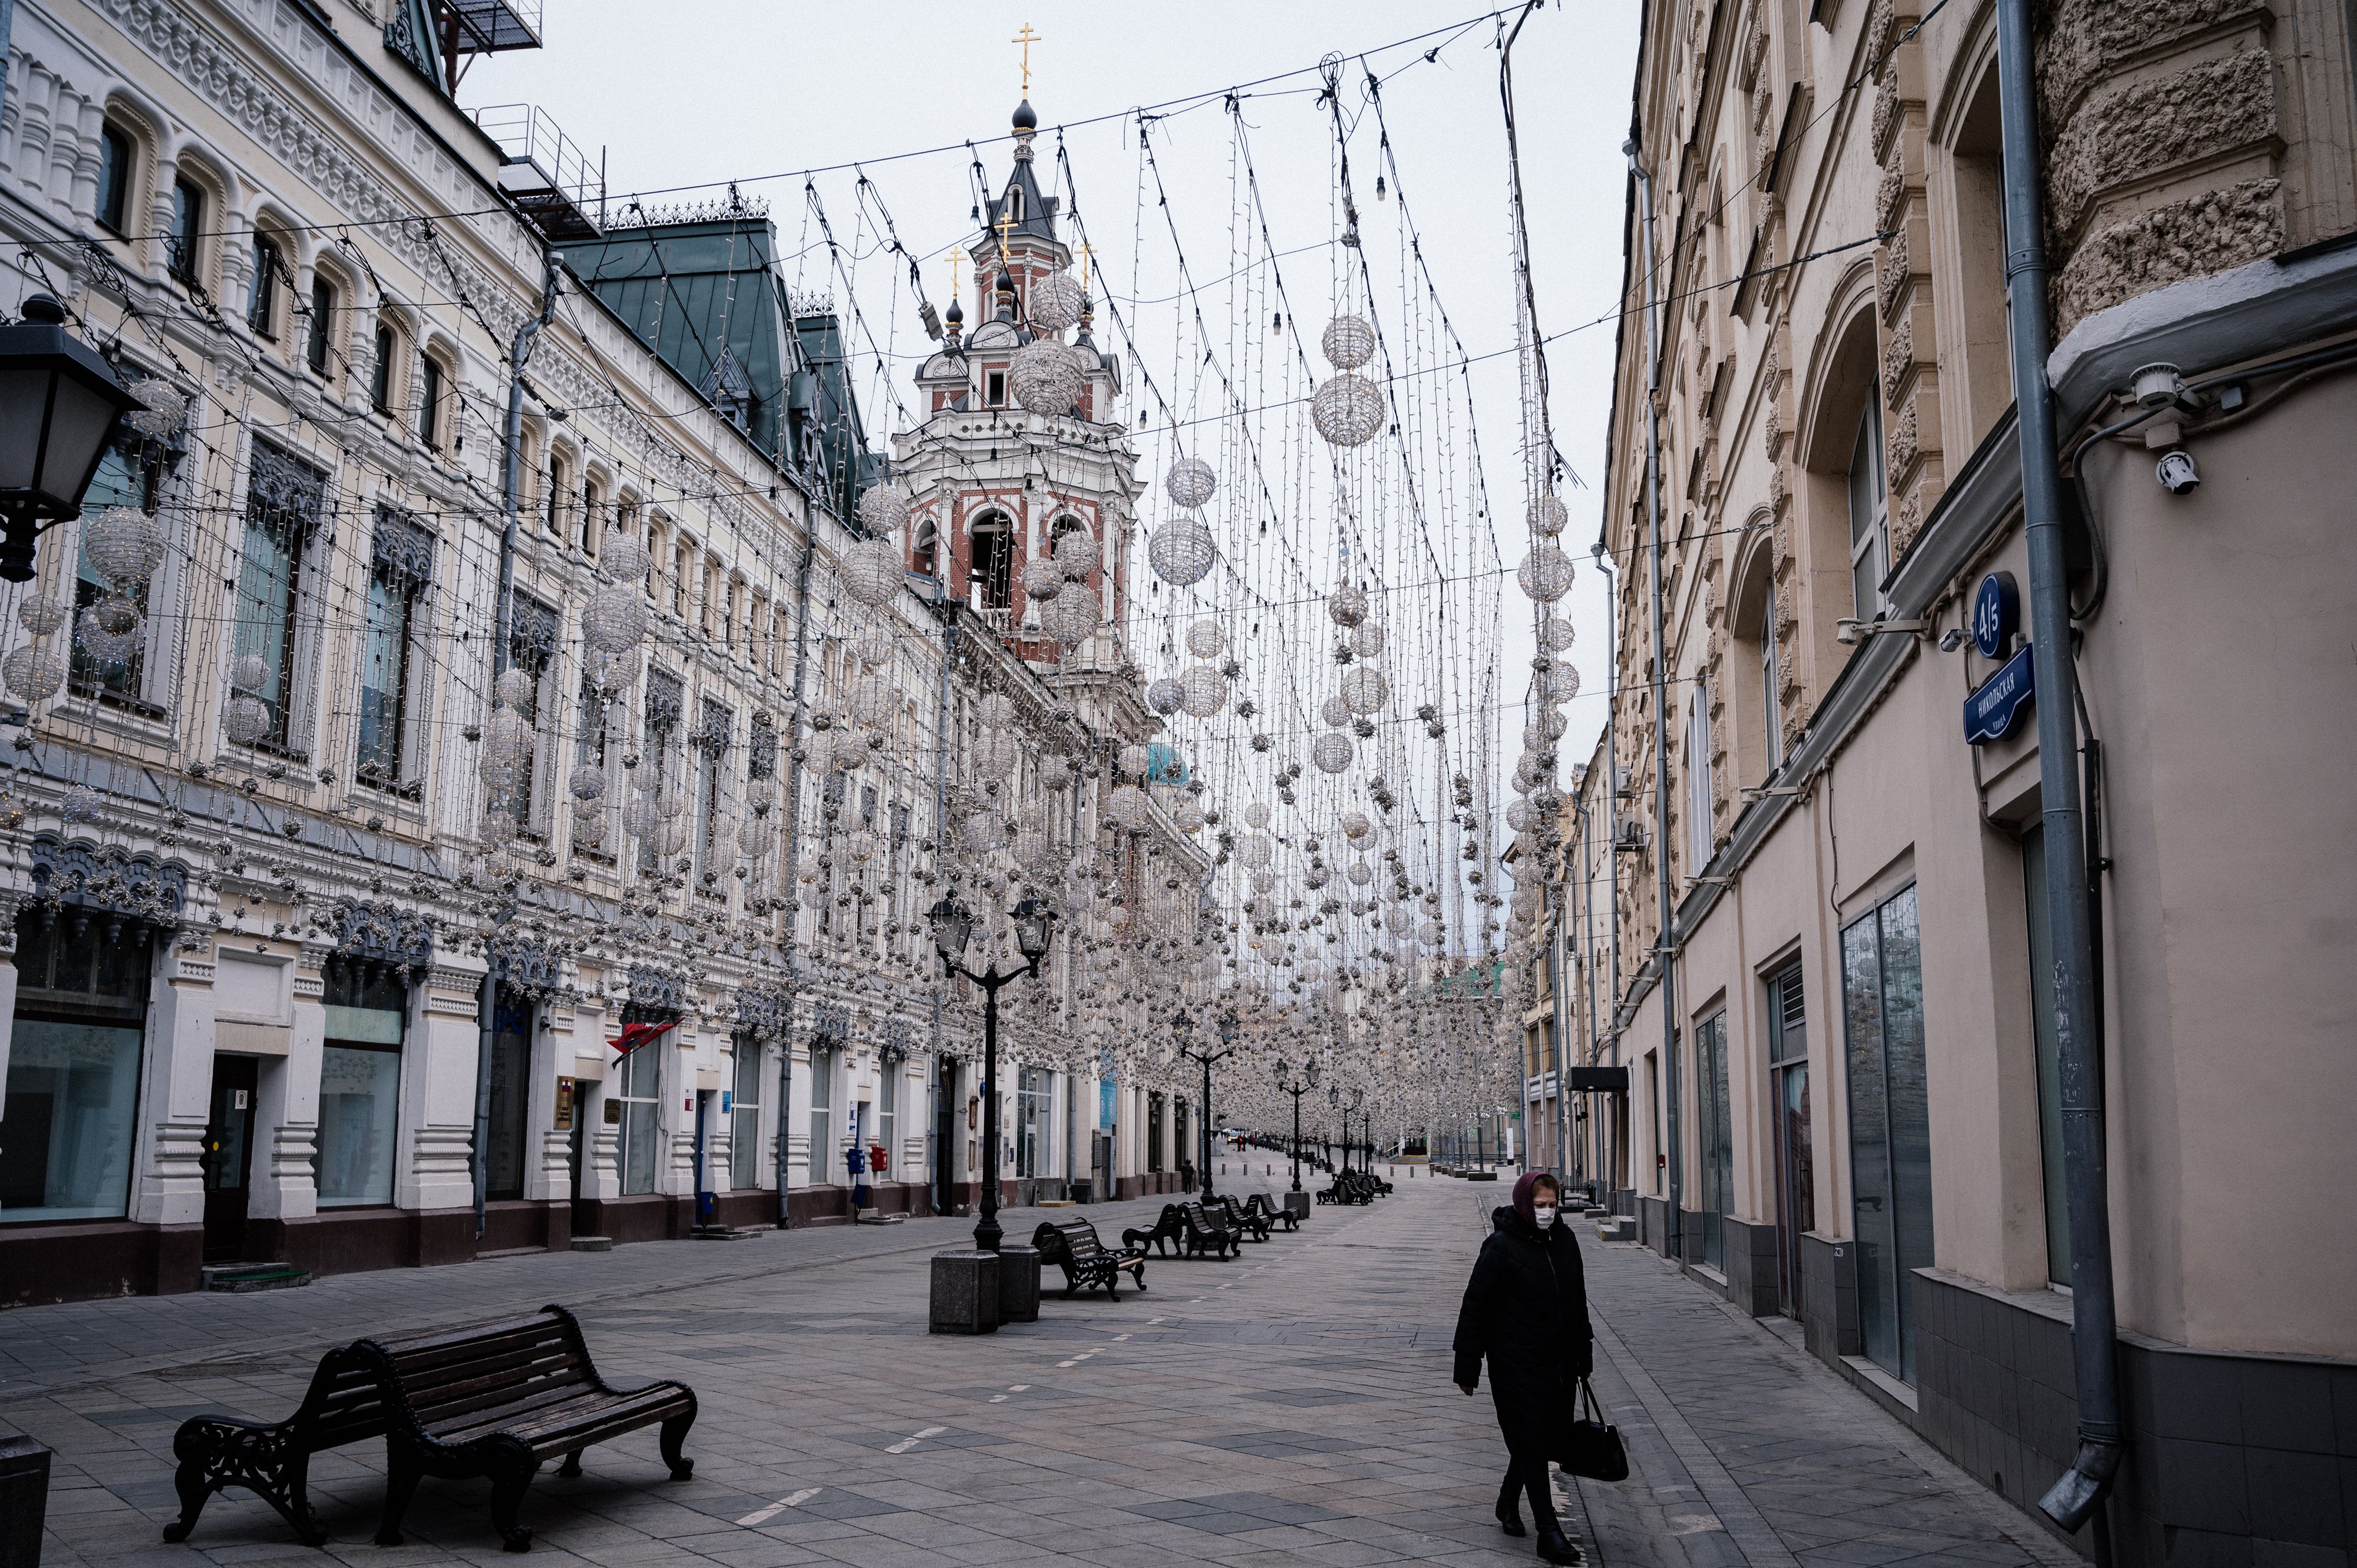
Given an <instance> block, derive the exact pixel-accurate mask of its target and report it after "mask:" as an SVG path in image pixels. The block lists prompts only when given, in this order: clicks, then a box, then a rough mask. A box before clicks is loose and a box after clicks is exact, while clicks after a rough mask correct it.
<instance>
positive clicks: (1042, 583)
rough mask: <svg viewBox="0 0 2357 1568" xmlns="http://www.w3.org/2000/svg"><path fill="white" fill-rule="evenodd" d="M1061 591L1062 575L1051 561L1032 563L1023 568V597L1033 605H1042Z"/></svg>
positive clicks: (1062, 584) (1062, 587) (1062, 586)
mask: <svg viewBox="0 0 2357 1568" xmlns="http://www.w3.org/2000/svg"><path fill="white" fill-rule="evenodd" d="M1063 589H1064V575H1063V574H1062V573H1061V572H1059V571H1057V570H1056V564H1055V563H1054V562H1053V561H1034V562H1032V563H1031V564H1029V565H1028V566H1026V567H1024V568H1023V596H1024V597H1025V598H1027V599H1029V600H1030V601H1031V602H1032V603H1033V604H1035V605H1044V604H1046V603H1047V602H1048V601H1049V599H1052V598H1054V597H1055V596H1057V595H1058V594H1060V593H1061V592H1063Z"/></svg>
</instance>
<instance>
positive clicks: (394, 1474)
mask: <svg viewBox="0 0 2357 1568" xmlns="http://www.w3.org/2000/svg"><path fill="white" fill-rule="evenodd" d="M424 1475H425V1471H424V1470H423V1469H421V1468H420V1467H419V1466H418V1464H417V1461H416V1460H414V1459H413V1458H411V1457H410V1456H409V1455H405V1454H402V1453H399V1452H392V1453H388V1454H387V1455H385V1474H384V1517H383V1518H382V1519H381V1520H378V1521H377V1527H376V1543H377V1544H378V1545H379V1546H399V1545H400V1544H401V1543H402V1534H401V1520H402V1518H403V1516H404V1515H405V1514H407V1513H408V1512H409V1499H410V1498H414V1497H415V1496H416V1495H417V1483H418V1481H419V1479H420V1478H422V1477H423V1476H424Z"/></svg>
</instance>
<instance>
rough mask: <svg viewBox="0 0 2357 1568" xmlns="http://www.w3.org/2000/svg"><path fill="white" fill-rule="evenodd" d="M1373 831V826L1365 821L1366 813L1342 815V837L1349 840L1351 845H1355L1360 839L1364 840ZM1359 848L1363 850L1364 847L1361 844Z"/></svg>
mask: <svg viewBox="0 0 2357 1568" xmlns="http://www.w3.org/2000/svg"><path fill="white" fill-rule="evenodd" d="M1374 831H1375V824H1374V823H1372V822H1369V821H1368V820H1367V813H1366V812H1364V811H1345V812H1343V813H1342V836H1343V837H1344V838H1347V839H1349V840H1350V841H1351V843H1354V844H1357V843H1359V841H1360V840H1361V839H1362V838H1365V837H1366V836H1367V835H1368V834H1369V833H1371V832H1374ZM1360 847H1361V848H1362V849H1363V848H1364V847H1366V846H1365V845H1363V844H1361V845H1360Z"/></svg>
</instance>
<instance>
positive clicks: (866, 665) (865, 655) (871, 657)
mask: <svg viewBox="0 0 2357 1568" xmlns="http://www.w3.org/2000/svg"><path fill="white" fill-rule="evenodd" d="M892 649H893V641H892V628H890V627H888V626H864V627H861V628H859V629H858V630H857V631H856V632H854V633H852V635H851V656H852V657H853V658H854V659H856V660H859V663H860V667H861V668H862V669H865V670H874V669H876V668H877V667H878V666H880V665H884V664H888V663H890V662H891V661H892Z"/></svg>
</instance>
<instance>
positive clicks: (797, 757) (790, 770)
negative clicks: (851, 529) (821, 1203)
mask: <svg viewBox="0 0 2357 1568" xmlns="http://www.w3.org/2000/svg"><path fill="white" fill-rule="evenodd" d="M811 513H812V509H811V506H810V503H809V501H808V500H807V499H805V500H804V502H803V506H802V561H801V563H800V564H798V565H797V566H796V567H795V568H794V710H793V713H792V714H791V717H790V721H789V722H790V723H791V725H792V726H793V727H792V728H791V730H790V731H789V732H788V739H789V744H788V746H787V747H786V886H785V892H786V897H788V898H789V899H790V900H791V901H792V904H793V908H792V910H791V913H789V914H788V915H787V917H786V942H785V948H786V1006H785V1021H784V1022H783V1023H782V1024H780V1026H779V1028H778V1220H777V1228H778V1229H779V1230H788V1229H791V1226H792V1224H793V1220H792V1218H791V1215H790V1214H789V1213H788V1203H789V1200H790V1198H791V1191H790V1189H789V1187H788V1185H787V1184H788V1182H789V1180H790V1178H791V1174H792V1173H791V1171H790V1170H789V1169H788V1168H787V1166H788V1160H787V1153H786V1150H787V1144H788V1141H789V1140H790V1138H791V1135H792V1134H791V1131H790V1130H791V1127H792V1125H793V1109H794V1004H795V998H796V997H797V996H799V995H800V994H801V990H802V988H801V986H800V985H799V984H797V983H796V982H797V980H798V978H799V976H800V973H801V970H802V965H801V964H800V962H799V961H797V955H798V954H799V953H800V951H801V939H802V896H801V895H800V894H799V893H797V892H795V891H794V889H795V888H797V887H799V886H802V746H800V745H799V744H795V742H796V741H797V740H798V737H799V736H801V734H802V689H803V682H804V681H805V680H806V679H807V678H808V675H809V671H810V580H811V566H812V564H813V562H815V561H816V560H817V558H818V519H817V518H815V517H813V515H811ZM815 1157H816V1155H815V1154H813V1158H815Z"/></svg>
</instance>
